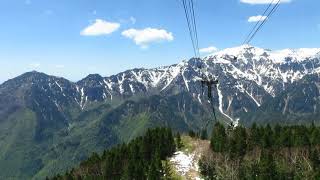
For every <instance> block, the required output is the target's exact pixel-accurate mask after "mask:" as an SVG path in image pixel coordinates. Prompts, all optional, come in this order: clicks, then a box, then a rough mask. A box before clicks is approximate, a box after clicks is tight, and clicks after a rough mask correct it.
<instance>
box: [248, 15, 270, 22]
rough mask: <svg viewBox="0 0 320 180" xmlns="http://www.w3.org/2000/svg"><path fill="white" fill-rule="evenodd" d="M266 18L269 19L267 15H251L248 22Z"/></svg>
mask: <svg viewBox="0 0 320 180" xmlns="http://www.w3.org/2000/svg"><path fill="white" fill-rule="evenodd" d="M265 19H267V16H261V15H258V16H251V17H249V19H248V22H258V21H264V20H265Z"/></svg>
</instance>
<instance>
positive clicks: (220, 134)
mask: <svg viewBox="0 0 320 180" xmlns="http://www.w3.org/2000/svg"><path fill="white" fill-rule="evenodd" d="M226 136H227V135H226V131H225V128H224V127H223V125H222V124H220V123H219V122H217V123H216V124H215V125H214V127H213V130H212V135H211V142H210V144H211V148H212V150H213V151H215V152H223V151H225V144H226V143H227V142H226V141H227V138H226Z"/></svg>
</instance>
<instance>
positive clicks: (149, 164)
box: [51, 123, 320, 180]
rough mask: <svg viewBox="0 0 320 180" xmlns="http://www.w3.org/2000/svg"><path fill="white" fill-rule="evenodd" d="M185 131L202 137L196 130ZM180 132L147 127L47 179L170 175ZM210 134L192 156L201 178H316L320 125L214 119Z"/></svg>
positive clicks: (319, 174) (154, 179) (319, 161)
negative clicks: (205, 148)
mask: <svg viewBox="0 0 320 180" xmlns="http://www.w3.org/2000/svg"><path fill="white" fill-rule="evenodd" d="M190 135H192V137H191V138H192V139H203V138H204V137H201V132H199V133H198V134H196V133H194V132H192V131H190V132H189V136H190ZM182 136H187V135H180V133H177V134H176V135H174V134H173V132H172V130H171V129H169V128H156V129H149V130H147V132H146V133H145V135H144V136H141V137H138V138H136V139H134V140H132V141H131V142H129V143H128V144H121V145H118V146H116V147H114V148H112V149H110V150H105V151H104V152H103V153H102V154H101V155H99V154H96V153H93V154H92V155H91V157H90V158H88V159H87V160H85V161H83V162H81V163H80V165H79V167H77V168H75V169H71V170H69V171H67V172H66V173H65V174H60V175H56V176H55V177H52V178H51V179H54V180H58V179H62V180H69V179H70V180H71V179H111V180H113V179H114V180H116V179H136V180H140V179H142V180H143V179H149V180H157V179H175V178H173V177H172V176H171V174H172V171H173V169H172V167H171V165H170V164H169V163H168V158H170V157H172V156H173V154H174V152H175V151H177V150H178V149H180V148H182V147H183V146H185V144H183V142H182V140H181V139H182ZM210 138H211V139H210V149H209V150H208V152H205V153H204V154H202V156H201V158H200V160H199V162H198V165H199V171H200V174H201V176H202V178H204V179H248V180H251V179H258V180H260V179H262V180H264V179H266V180H269V179H320V148H319V147H320V127H316V126H314V125H311V126H303V125H296V126H279V125H275V126H270V125H266V126H257V125H256V124H253V125H252V126H251V127H250V128H245V127H242V126H238V127H232V126H229V127H226V126H224V125H223V124H221V123H216V124H215V125H214V126H213V129H212V133H211V136H210ZM201 141H207V140H201Z"/></svg>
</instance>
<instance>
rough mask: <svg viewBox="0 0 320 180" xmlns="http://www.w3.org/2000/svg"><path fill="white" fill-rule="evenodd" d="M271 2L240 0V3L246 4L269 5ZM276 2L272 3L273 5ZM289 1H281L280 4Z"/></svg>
mask: <svg viewBox="0 0 320 180" xmlns="http://www.w3.org/2000/svg"><path fill="white" fill-rule="evenodd" d="M271 1H272V0H240V2H242V3H246V4H269V3H271ZM277 2H278V1H273V4H276V3H277ZM289 2H291V0H281V1H280V3H289Z"/></svg>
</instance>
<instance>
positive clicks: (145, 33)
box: [122, 28, 174, 48]
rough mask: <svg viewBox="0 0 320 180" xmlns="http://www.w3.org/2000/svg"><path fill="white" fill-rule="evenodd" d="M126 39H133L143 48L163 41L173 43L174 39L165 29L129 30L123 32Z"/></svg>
mask: <svg viewBox="0 0 320 180" xmlns="http://www.w3.org/2000/svg"><path fill="white" fill-rule="evenodd" d="M122 35H123V36H124V37H127V38H129V39H132V40H133V41H134V42H135V43H136V44H137V45H139V46H141V47H142V48H147V47H148V44H150V43H153V42H161V41H173V39H174V37H173V34H172V33H171V32H167V31H166V30H164V29H154V28H146V29H141V30H139V29H128V30H125V31H123V32H122Z"/></svg>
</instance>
